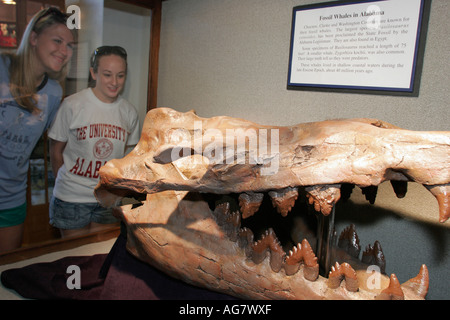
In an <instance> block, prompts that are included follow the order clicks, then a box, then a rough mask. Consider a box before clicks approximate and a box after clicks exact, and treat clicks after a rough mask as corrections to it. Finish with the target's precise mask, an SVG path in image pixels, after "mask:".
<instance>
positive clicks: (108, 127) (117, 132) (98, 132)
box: [89, 123, 127, 141]
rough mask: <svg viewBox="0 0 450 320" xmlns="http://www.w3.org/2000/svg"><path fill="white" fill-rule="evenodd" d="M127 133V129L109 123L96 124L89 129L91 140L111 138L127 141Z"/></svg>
mask: <svg viewBox="0 0 450 320" xmlns="http://www.w3.org/2000/svg"><path fill="white" fill-rule="evenodd" d="M126 133H127V131H126V130H125V129H123V128H121V127H119V126H115V125H112V124H107V123H95V124H91V125H90V127H89V138H109V139H117V140H121V141H125V140H126Z"/></svg>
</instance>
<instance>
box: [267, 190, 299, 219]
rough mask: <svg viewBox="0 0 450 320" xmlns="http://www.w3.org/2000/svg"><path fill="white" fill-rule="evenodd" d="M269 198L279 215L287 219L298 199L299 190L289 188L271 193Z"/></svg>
mask: <svg viewBox="0 0 450 320" xmlns="http://www.w3.org/2000/svg"><path fill="white" fill-rule="evenodd" d="M269 196H270V198H271V199H272V204H273V206H274V207H275V208H277V211H278V213H280V214H281V215H282V216H283V217H286V216H287V214H288V213H289V212H290V211H291V209H292V207H293V206H294V204H295V201H296V200H297V198H298V188H291V187H288V188H285V189H282V190H276V191H269Z"/></svg>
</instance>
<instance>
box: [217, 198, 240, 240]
mask: <svg viewBox="0 0 450 320" xmlns="http://www.w3.org/2000/svg"><path fill="white" fill-rule="evenodd" d="M214 217H215V218H216V221H217V224H218V225H219V226H220V227H222V228H223V230H224V231H225V234H226V235H227V236H228V237H229V238H230V240H231V241H237V239H238V238H237V236H238V231H239V228H240V226H241V215H240V214H239V212H231V210H230V203H229V202H223V203H221V204H218V205H217V206H216V208H215V209H214Z"/></svg>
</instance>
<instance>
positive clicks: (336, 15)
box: [287, 0, 431, 96]
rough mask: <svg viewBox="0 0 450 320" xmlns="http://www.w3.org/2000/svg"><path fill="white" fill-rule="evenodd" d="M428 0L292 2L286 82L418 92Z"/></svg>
mask: <svg viewBox="0 0 450 320" xmlns="http://www.w3.org/2000/svg"><path fill="white" fill-rule="evenodd" d="M430 6H431V0H376V1H333V2H327V3H319V4H313V5H306V6H298V7H294V9H293V14H292V31H291V46H290V55H289V71H288V84H287V88H288V89H292V90H318V91H338V92H350V93H368V94H386V95H406V96H418V95H419V87H420V76H421V72H422V64H423V56H424V51H425V41H426V33H427V26H428V20H429V12H430Z"/></svg>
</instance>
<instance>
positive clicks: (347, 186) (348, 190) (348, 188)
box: [341, 183, 355, 201]
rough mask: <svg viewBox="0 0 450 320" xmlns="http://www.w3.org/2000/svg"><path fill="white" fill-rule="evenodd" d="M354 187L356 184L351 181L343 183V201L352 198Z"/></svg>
mask: <svg viewBox="0 0 450 320" xmlns="http://www.w3.org/2000/svg"><path fill="white" fill-rule="evenodd" d="M353 188H355V185H354V184H351V183H343V184H342V185H341V199H342V200H343V201H347V200H348V199H350V196H351V195H352V192H353Z"/></svg>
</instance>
